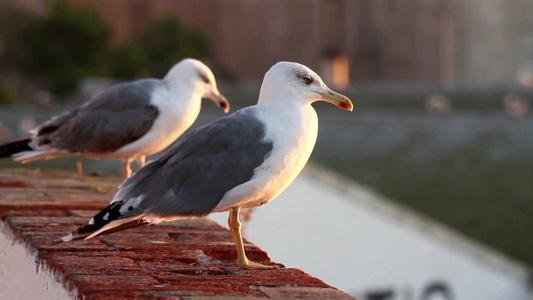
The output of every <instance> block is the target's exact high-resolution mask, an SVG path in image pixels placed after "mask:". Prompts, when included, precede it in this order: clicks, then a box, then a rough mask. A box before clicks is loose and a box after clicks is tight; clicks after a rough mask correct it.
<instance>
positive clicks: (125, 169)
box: [122, 158, 131, 178]
mask: <svg viewBox="0 0 533 300" xmlns="http://www.w3.org/2000/svg"><path fill="white" fill-rule="evenodd" d="M122 176H124V178H128V177H130V176H131V159H129V158H128V159H125V160H124V165H123V166H122Z"/></svg>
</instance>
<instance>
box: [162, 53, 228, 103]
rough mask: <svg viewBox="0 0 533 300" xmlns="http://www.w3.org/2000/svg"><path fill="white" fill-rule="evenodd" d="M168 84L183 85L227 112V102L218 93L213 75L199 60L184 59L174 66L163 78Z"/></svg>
mask: <svg viewBox="0 0 533 300" xmlns="http://www.w3.org/2000/svg"><path fill="white" fill-rule="evenodd" d="M165 80H166V81H168V82H170V84H175V85H180V86H183V85H185V87H186V88H190V89H192V90H193V91H194V93H195V94H197V95H199V96H200V97H201V98H209V99H211V100H213V102H215V104H216V105H217V106H219V107H220V108H222V109H223V110H224V112H226V113H227V112H228V111H229V108H230V105H229V101H228V100H227V99H226V97H224V95H222V94H221V93H220V91H219V90H218V87H217V82H216V80H215V75H213V72H212V71H211V69H209V67H208V66H206V65H205V64H204V63H202V62H201V61H199V60H196V59H192V58H186V59H183V60H181V61H180V62H178V63H177V64H175V65H174V66H173V67H172V69H170V71H168V73H167V75H166V76H165Z"/></svg>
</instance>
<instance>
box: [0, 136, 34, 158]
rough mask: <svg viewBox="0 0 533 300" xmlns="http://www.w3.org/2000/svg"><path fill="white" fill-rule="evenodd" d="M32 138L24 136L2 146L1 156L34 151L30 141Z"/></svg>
mask: <svg viewBox="0 0 533 300" xmlns="http://www.w3.org/2000/svg"><path fill="white" fill-rule="evenodd" d="M30 142H31V138H23V139H20V140H16V141H12V142H9V143H7V144H4V145H1V146H0V158H5V157H9V156H11V155H13V154H17V153H20V152H24V151H32V150H33V148H31V147H30V145H29V143H30Z"/></svg>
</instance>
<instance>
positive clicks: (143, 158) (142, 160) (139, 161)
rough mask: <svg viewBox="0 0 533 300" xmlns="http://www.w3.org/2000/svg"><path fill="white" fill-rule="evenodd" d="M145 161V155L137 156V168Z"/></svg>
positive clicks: (142, 165)
mask: <svg viewBox="0 0 533 300" xmlns="http://www.w3.org/2000/svg"><path fill="white" fill-rule="evenodd" d="M145 162H146V156H144V155H143V156H141V157H139V158H137V164H139V169H140V168H142V167H144V164H145Z"/></svg>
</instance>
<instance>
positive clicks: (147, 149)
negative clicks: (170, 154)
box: [113, 86, 201, 159]
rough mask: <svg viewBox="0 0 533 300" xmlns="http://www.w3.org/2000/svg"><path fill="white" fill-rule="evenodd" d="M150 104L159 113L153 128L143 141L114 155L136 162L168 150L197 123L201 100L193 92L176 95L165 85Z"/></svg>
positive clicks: (128, 146) (130, 145) (139, 140)
mask: <svg viewBox="0 0 533 300" xmlns="http://www.w3.org/2000/svg"><path fill="white" fill-rule="evenodd" d="M151 104H153V105H155V106H156V107H157V108H158V110H159V115H158V116H157V119H156V121H155V122H154V124H153V126H152V128H150V130H149V131H148V132H147V133H146V134H145V135H144V136H142V137H141V138H140V139H138V140H136V141H135V142H133V143H131V144H128V145H126V146H124V147H122V148H120V149H118V150H117V151H115V152H114V153H113V156H115V157H120V158H132V159H136V158H138V157H140V156H143V155H150V154H154V153H157V152H159V151H161V150H163V149H165V148H166V147H168V146H169V145H170V144H171V143H172V142H174V141H175V140H176V139H177V138H178V137H179V136H181V135H182V134H183V132H185V130H187V129H188V128H189V127H190V126H191V125H192V124H193V123H194V121H195V120H196V118H197V117H198V115H199V114H200V109H201V98H200V96H197V95H195V94H194V93H192V91H187V90H186V89H183V88H182V89H180V91H179V92H177V91H176V92H174V91H172V90H171V89H170V88H168V87H166V86H165V87H164V88H159V89H157V90H156V91H155V94H154V96H153V97H152V100H151Z"/></svg>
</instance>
